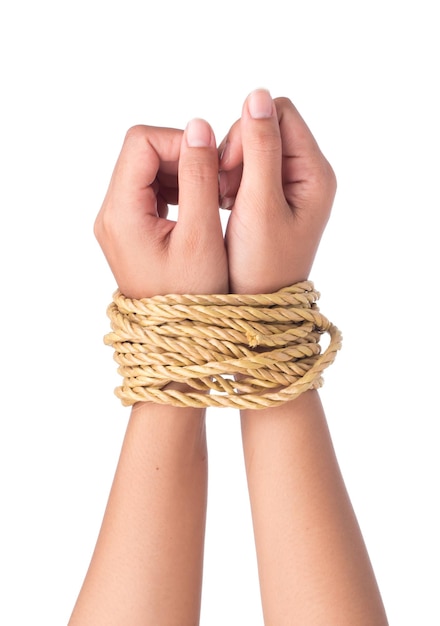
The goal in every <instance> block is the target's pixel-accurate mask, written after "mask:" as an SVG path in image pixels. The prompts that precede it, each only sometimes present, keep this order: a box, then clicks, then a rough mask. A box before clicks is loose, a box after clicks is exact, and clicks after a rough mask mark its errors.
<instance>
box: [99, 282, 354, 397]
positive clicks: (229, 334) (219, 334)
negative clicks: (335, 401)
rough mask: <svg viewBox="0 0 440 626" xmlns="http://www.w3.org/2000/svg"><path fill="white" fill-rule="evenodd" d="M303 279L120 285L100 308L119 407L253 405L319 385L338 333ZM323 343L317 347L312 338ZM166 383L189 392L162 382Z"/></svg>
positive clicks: (331, 358)
mask: <svg viewBox="0 0 440 626" xmlns="http://www.w3.org/2000/svg"><path fill="white" fill-rule="evenodd" d="M318 299H319V293H318V292H317V291H316V290H315V289H314V286H313V283H312V282H309V281H305V282H302V283H296V284H295V285H292V286H291V287H286V288H285V289H281V290H280V291H277V292H276V293H273V294H259V295H236V294H218V295H197V296H196V295H194V296H193V295H167V296H154V297H153V298H144V299H142V300H133V299H130V298H125V297H124V296H123V295H122V294H121V293H120V292H119V291H117V292H116V293H115V294H114V296H113V302H112V303H111V304H110V306H109V307H108V309H107V314H108V316H109V318H110V321H111V328H112V332H110V333H108V334H107V335H106V336H105V338H104V342H105V343H106V344H107V345H109V346H112V347H113V348H114V350H115V354H114V358H115V360H116V362H117V363H118V365H119V368H118V373H119V374H120V375H121V376H122V377H123V384H122V386H121V387H118V388H117V389H116V390H115V393H116V395H117V396H118V397H119V398H120V399H121V401H122V404H123V405H124V406H129V405H132V404H134V403H135V402H143V401H151V402H157V403H161V404H172V405H174V406H193V407H200V408H203V407H208V406H216V407H234V408H238V409H258V408H266V407H271V406H277V405H279V404H282V403H284V402H287V401H288V400H292V399H293V398H296V397H297V396H299V395H300V394H301V393H303V392H304V391H307V390H308V389H317V388H319V387H321V386H322V384H323V379H322V372H323V370H324V369H325V368H327V367H328V366H329V365H330V364H331V363H332V362H333V361H334V359H335V356H336V353H337V351H338V350H339V349H340V348H341V341H342V337H341V333H340V331H339V330H338V329H337V328H336V326H334V325H333V324H332V323H331V322H329V320H328V319H327V318H326V317H324V316H323V315H322V314H321V313H320V312H319V309H318V306H317V304H316V302H317V301H318ZM323 333H328V335H329V337H330V341H329V344H328V346H327V349H326V350H325V352H323V353H322V352H321V347H320V345H319V341H320V337H321V335H322V334H323ZM171 382H180V383H185V384H186V385H187V388H188V391H186V392H184V391H180V390H177V389H173V388H169V387H168V385H169V383H171Z"/></svg>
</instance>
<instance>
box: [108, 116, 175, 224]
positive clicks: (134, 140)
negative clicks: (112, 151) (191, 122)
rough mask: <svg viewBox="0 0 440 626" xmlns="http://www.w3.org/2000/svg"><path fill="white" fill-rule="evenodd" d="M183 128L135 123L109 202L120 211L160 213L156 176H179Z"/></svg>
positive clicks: (124, 146)
mask: <svg viewBox="0 0 440 626" xmlns="http://www.w3.org/2000/svg"><path fill="white" fill-rule="evenodd" d="M181 138H182V131H181V130H177V129H173V128H157V127H152V126H134V127H133V128H131V129H130V130H129V131H128V132H127V135H126V137H125V141H124V144H123V146H122V149H121V152H120V155H119V158H118V160H117V162H116V166H115V169H114V171H113V175H112V178H111V181H110V186H109V190H108V192H107V196H106V200H105V201H104V202H106V201H108V200H109V199H110V200H111V205H112V207H114V209H115V210H116V211H117V212H118V213H119V212H123V213H127V212H130V214H131V216H132V217H134V216H136V214H139V215H141V216H143V215H145V214H146V213H147V214H150V215H157V203H156V191H155V188H154V183H155V181H156V178H157V179H158V180H159V181H160V179H161V177H164V178H165V179H167V180H170V179H173V178H176V176H177V169H178V162H179V153H180V144H181Z"/></svg>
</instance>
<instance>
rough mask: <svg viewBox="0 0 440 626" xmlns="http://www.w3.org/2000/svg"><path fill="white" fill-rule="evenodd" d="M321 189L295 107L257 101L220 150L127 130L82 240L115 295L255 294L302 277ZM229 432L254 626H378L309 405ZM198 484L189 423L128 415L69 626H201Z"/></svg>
mask: <svg viewBox="0 0 440 626" xmlns="http://www.w3.org/2000/svg"><path fill="white" fill-rule="evenodd" d="M335 191H336V181H335V176H334V173H333V171H332V168H331V167H330V165H329V163H328V162H327V160H326V159H325V158H324V156H323V155H322V153H321V151H320V149H319V147H318V145H317V143H316V141H315V139H314V138H313V136H312V134H311V132H310V130H309V129H308V127H307V126H306V124H305V122H304V120H303V119H302V118H301V116H300V115H299V113H298V111H297V110H296V109H295V107H294V106H293V104H292V103H291V102H290V101H289V100H288V99H286V98H279V99H276V100H272V98H271V97H270V94H269V93H268V92H267V91H265V90H257V91H256V92H253V93H252V94H250V95H249V96H248V98H247V99H246V101H245V103H244V105H243V111H242V116H241V118H240V120H238V121H237V122H236V123H235V124H234V125H233V126H232V127H231V129H230V131H229V133H228V136H227V137H226V138H225V140H224V141H223V142H222V143H221V144H220V146H219V149H218V152H217V148H216V143H215V139H214V135H213V133H212V129H211V128H210V127H209V125H208V124H207V123H206V122H204V121H202V120H193V122H192V123H190V125H189V127H187V129H186V131H185V132H184V133H183V132H182V131H178V130H174V129H157V128H152V127H135V128H133V129H131V130H130V131H129V133H128V134H127V137H126V140H125V142H124V145H123V148H122V151H121V154H120V157H119V159H118V162H117V164H116V167H115V170H114V173H113V177H112V179H111V182H110V185H109V190H108V193H107V195H106V198H105V200H104V203H103V206H102V208H101V211H100V213H99V215H98V218H97V220H96V226H95V233H96V236H97V239H98V241H99V243H100V245H101V247H102V249H103V252H104V254H105V255H106V258H107V260H108V262H109V265H110V267H111V269H112V271H113V273H114V276H115V279H116V281H117V283H118V286H119V288H120V290H121V291H122V292H123V293H124V294H125V295H127V296H130V297H135V298H139V297H145V296H150V295H154V294H164V293H172V292H173V293H183V292H188V293H219V292H228V291H230V292H242V293H258V292H260V293H261V292H271V291H274V290H277V289H279V288H281V287H284V286H286V285H288V284H292V283H294V282H296V281H299V280H303V279H305V278H307V277H308V275H309V272H310V269H311V267H312V264H313V259H314V256H315V253H316V250H317V247H318V245H319V241H320V239H321V236H322V233H323V231H324V228H325V225H326V223H327V220H328V218H329V216H330V211H331V207H332V203H333V199H334V195H335ZM177 201H178V202H179V214H178V219H177V223H174V222H172V221H170V220H167V219H166V206H167V204H168V203H176V202H177ZM219 203H220V204H221V205H222V206H224V207H227V208H229V209H230V210H231V215H230V219H229V222H228V226H227V231H226V236H225V239H223V236H222V233H221V227H220V220H219V214H218V206H219ZM249 268H252V271H251V272H250V271H249ZM241 423H242V435H243V450H244V455H245V462H246V472H247V479H248V485H249V495H250V501H251V508H252V516H253V525H254V533H255V543H256V550H257V557H258V567H259V576H260V585H261V597H262V605H263V613H264V619H265V623H266V624H268V625H269V624H270V625H276V626H282V625H284V624H285V625H286V626H287V625H289V626H292V625H294V624H300V625H302V626H303V625H305V624H307V625H311V626H313V625H315V624H316V625H318V624H319V625H323V626H324V625H325V626H329V625H330V626H331V625H332V624H334V625H335V626H344V625H345V624H347V626H348V625H350V626H353V625H356V626H358V625H359V626H363V625H365V626H367V625H371V626H373V625H374V626H382V625H385V624H387V619H386V615H385V611H384V608H383V604H382V600H381V597H380V593H379V590H378V587H377V584H376V580H375V577H374V573H373V570H372V567H371V563H370V561H369V558H368V553H367V550H366V548H365V545H364V542H363V539H362V535H361V532H360V529H359V526H358V524H357V521H356V517H355V515H354V512H353V509H352V507H351V503H350V499H349V496H348V494H347V491H346V489H345V486H344V482H343V479H342V476H341V473H340V470H339V466H338V463H337V459H336V456H335V454H334V450H333V446H332V442H331V437H330V433H329V430H328V427H327V423H326V419H325V415H324V411H323V408H322V406H321V403H320V400H319V396H318V393H317V392H315V391H310V392H306V393H304V394H303V395H302V396H300V397H299V398H297V399H296V400H294V401H292V402H289V403H286V404H284V405H283V406H281V407H276V408H272V409H264V410H259V411H250V410H249V411H243V412H242V413H241ZM206 485H207V450H206V436H205V422H204V413H203V411H201V410H199V409H181V408H175V407H168V406H158V405H155V404H145V403H144V404H142V403H139V404H138V405H135V407H134V408H133V411H132V414H131V417H130V421H129V424H128V428H127V434H126V437H125V440H124V444H123V447H122V451H121V457H120V461H119V464H118V467H117V470H116V474H115V480H114V484H113V487H112V490H111V494H110V497H109V502H108V506H107V509H106V512H105V515H104V520H103V525H102V529H101V532H100V534H99V537H98V541H97V545H96V549H95V553H94V555H93V557H92V561H91V564H90V568H89V571H88V573H87V575H86V578H85V581H84V584H83V587H82V589H81V592H80V594H79V597H78V600H77V603H76V606H75V608H74V611H73V614H72V617H71V620H70V622H69V625H70V626H78V625H81V626H86V625H93V626H98V625H100V624H106V626H112V625H113V624H115V625H116V624H130V625H131V626H137V625H139V626H140V625H146V624H161V626H162V625H164V626H168V625H176V626H177V624H178V625H179V626H186V625H193V624H198V623H199V612H200V596H201V580H202V568H203V541H204V528H205V516H206Z"/></svg>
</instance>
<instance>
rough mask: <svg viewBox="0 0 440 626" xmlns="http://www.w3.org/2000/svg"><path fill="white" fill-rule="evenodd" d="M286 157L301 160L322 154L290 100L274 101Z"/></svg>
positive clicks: (278, 99) (277, 99)
mask: <svg viewBox="0 0 440 626" xmlns="http://www.w3.org/2000/svg"><path fill="white" fill-rule="evenodd" d="M274 104H275V108H276V111H277V117H278V121H279V125H280V131H281V137H282V142H283V154H284V156H286V157H293V158H301V157H310V156H313V155H315V156H319V155H320V154H321V152H320V149H319V146H318V144H317V142H316V139H315V137H314V136H313V135H312V132H311V131H310V129H309V127H308V126H307V124H306V123H305V121H304V119H303V118H302V117H301V115H300V113H299V112H298V109H297V108H296V107H295V106H294V104H293V103H292V102H291V100H289V98H276V99H275V100H274Z"/></svg>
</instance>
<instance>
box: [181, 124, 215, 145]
mask: <svg viewBox="0 0 440 626" xmlns="http://www.w3.org/2000/svg"><path fill="white" fill-rule="evenodd" d="M186 143H187V144H188V146H189V147H190V148H207V147H209V146H212V145H213V133H212V130H211V127H210V125H209V124H208V122H205V120H201V119H199V118H195V119H193V120H191V121H190V122H189V123H188V125H187V127H186ZM214 145H215V140H214Z"/></svg>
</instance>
